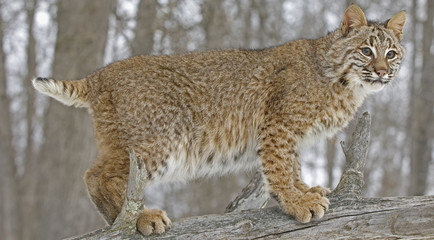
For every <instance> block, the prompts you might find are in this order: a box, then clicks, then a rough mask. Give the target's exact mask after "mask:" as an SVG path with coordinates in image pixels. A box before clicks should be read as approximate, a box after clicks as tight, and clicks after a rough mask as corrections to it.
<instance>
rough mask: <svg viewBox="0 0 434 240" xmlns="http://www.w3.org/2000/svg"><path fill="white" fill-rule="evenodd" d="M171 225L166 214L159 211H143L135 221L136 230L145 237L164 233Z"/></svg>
mask: <svg viewBox="0 0 434 240" xmlns="http://www.w3.org/2000/svg"><path fill="white" fill-rule="evenodd" d="M171 225H172V222H171V221H170V219H169V218H168V217H167V214H166V212H165V211H162V210H159V209H144V210H143V212H142V213H141V214H140V217H139V219H138V220H137V230H139V232H140V233H141V234H143V235H145V236H148V235H151V234H152V233H158V234H161V233H164V232H165V231H166V230H167V229H168V228H170V226H171Z"/></svg>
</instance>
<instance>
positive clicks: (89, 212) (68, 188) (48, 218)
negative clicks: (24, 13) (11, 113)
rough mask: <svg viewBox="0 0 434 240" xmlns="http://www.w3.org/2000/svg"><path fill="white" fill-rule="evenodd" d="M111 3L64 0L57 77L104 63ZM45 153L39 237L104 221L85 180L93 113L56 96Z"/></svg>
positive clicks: (91, 152)
mask: <svg viewBox="0 0 434 240" xmlns="http://www.w3.org/2000/svg"><path fill="white" fill-rule="evenodd" d="M111 4H112V3H111V2H107V1H103V0H98V1H87V0H75V1H69V0H61V1H59V2H58V14H57V24H58V35H57V42H56V47H55V55H54V66H53V77H54V78H58V79H78V78H82V77H85V76H86V75H87V74H89V73H91V72H92V71H94V70H95V69H97V68H98V67H101V66H102V65H103V57H104V48H105V43H106V37H107V30H108V16H109V14H110V11H111ZM45 116H46V118H45V124H44V126H45V142H44V144H43V146H42V149H41V153H40V155H39V159H38V161H39V166H40V169H41V175H40V176H41V178H40V181H39V188H38V194H39V196H38V199H39V208H40V211H39V215H38V218H39V224H40V225H39V227H38V229H40V231H41V232H40V235H39V237H35V238H39V239H59V238H62V237H66V236H69V235H73V234H77V233H80V232H86V231H88V230H89V229H93V228H95V227H101V226H103V225H104V221H103V219H102V217H100V216H99V214H98V212H97V210H96V209H95V207H94V206H93V204H92V203H91V200H90V199H89V197H88V194H87V190H86V187H85V184H84V182H83V180H82V177H83V175H84V172H85V170H86V169H87V168H89V167H90V166H91V164H92V162H93V161H94V159H95V157H96V144H95V141H94V136H93V128H92V122H91V117H90V115H89V114H88V113H87V112H86V110H85V109H76V108H71V107H66V106H64V105H62V104H60V103H58V102H56V101H53V100H50V102H49V106H48V110H47V113H46V115H45Z"/></svg>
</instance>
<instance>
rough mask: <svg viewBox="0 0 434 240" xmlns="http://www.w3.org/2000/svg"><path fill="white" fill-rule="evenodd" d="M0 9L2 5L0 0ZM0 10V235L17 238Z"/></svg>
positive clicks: (16, 202)
mask: <svg viewBox="0 0 434 240" xmlns="http://www.w3.org/2000/svg"><path fill="white" fill-rule="evenodd" d="M0 10H3V9H2V5H1V2H0ZM1 19H2V18H1V12H0V109H1V114H0V186H1V188H0V203H1V209H0V221H1V222H2V224H1V226H0V231H1V235H2V236H4V237H5V238H7V239H19V238H20V237H19V236H20V235H19V233H20V231H19V230H20V229H19V217H18V214H17V210H18V207H19V206H18V199H19V197H18V188H17V176H16V167H15V161H14V159H15V152H14V148H13V146H12V127H11V116H10V114H11V109H10V98H9V96H8V94H7V91H6V90H7V79H6V66H5V58H6V57H5V53H4V48H3V29H4V28H3V21H2V20H1Z"/></svg>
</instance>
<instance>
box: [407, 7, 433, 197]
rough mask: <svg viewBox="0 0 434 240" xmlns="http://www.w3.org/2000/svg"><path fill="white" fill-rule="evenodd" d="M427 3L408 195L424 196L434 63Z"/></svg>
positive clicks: (413, 110)
mask: <svg viewBox="0 0 434 240" xmlns="http://www.w3.org/2000/svg"><path fill="white" fill-rule="evenodd" d="M426 4H427V7H426V9H427V11H428V14H427V19H426V20H425V22H424V23H423V40H422V44H423V46H422V54H423V66H422V76H421V79H420V82H419V83H418V82H417V81H414V82H413V83H412V85H413V86H412V93H411V96H412V97H411V98H410V99H411V101H410V113H409V120H408V123H407V124H408V129H409V130H410V135H409V137H410V139H411V140H410V184H409V188H408V194H409V195H423V194H424V193H425V191H426V189H427V184H428V183H427V179H428V166H429V163H430V161H432V159H431V153H432V137H433V136H432V135H433V130H434V128H433V124H432V122H433V120H434V117H433V109H432V106H433V105H434V97H433V95H432V94H433V92H434V82H433V78H432V76H433V74H434V72H433V71H434V60H433V58H432V56H431V53H430V49H431V43H432V39H433V20H434V2H433V1H427V3H426ZM415 72H416V71H415ZM415 80H416V79H415Z"/></svg>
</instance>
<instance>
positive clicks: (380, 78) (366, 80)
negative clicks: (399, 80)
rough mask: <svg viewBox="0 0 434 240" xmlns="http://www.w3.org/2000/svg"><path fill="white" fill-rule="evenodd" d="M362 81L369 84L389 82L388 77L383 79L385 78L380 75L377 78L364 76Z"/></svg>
mask: <svg viewBox="0 0 434 240" xmlns="http://www.w3.org/2000/svg"><path fill="white" fill-rule="evenodd" d="M363 81H365V82H368V83H371V84H376V83H380V84H388V83H389V82H390V79H385V78H382V77H379V78H364V79H363Z"/></svg>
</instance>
